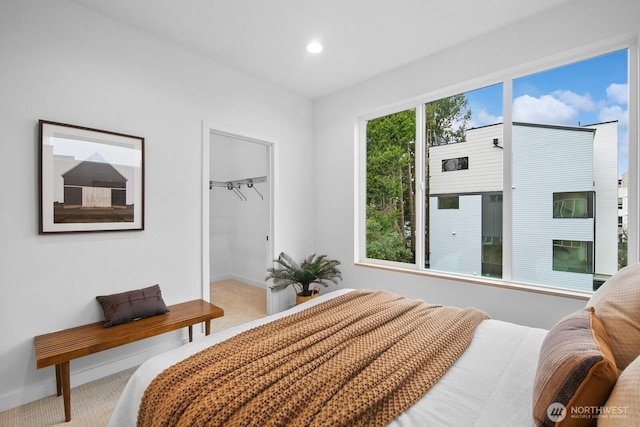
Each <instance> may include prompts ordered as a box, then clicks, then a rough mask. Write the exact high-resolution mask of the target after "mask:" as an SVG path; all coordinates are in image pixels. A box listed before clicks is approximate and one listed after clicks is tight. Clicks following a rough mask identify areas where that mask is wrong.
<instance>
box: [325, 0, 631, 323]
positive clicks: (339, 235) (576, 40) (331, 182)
mask: <svg viewBox="0 0 640 427" xmlns="http://www.w3.org/2000/svg"><path fill="white" fill-rule="evenodd" d="M638 16H640V2H637V1H636V0H612V1H609V2H602V1H598V0H584V1H582V0H576V1H573V2H570V3H568V4H564V5H562V6H560V7H558V8H557V9H555V10H551V11H548V12H545V13H544V14H542V15H539V16H536V17H534V18H531V19H528V20H526V21H523V22H520V23H518V24H516V25H513V26H511V27H508V28H505V29H503V30H501V31H497V32H494V33H489V34H486V35H485V36H483V37H478V38H477V39H475V40H473V41H471V42H469V43H466V44H463V45H459V46H457V47H454V48H451V49H448V50H446V51H443V52H440V53H437V54H434V55H431V56H429V57H427V58H424V59H423V60H421V61H418V62H415V63H412V64H409V65H407V66H404V67H401V68H399V69H397V70H395V71H392V72H389V73H386V74H384V75H382V76H379V77H376V78H373V79H371V80H369V81H367V82H364V83H362V84H359V85H357V86H354V87H351V88H348V89H345V90H342V91H339V92H337V93H335V94H333V95H330V96H327V97H325V98H323V99H321V100H318V101H316V103H315V126H316V133H315V135H316V148H315V157H316V170H315V172H316V187H315V190H316V202H315V206H316V216H317V218H318V219H320V218H321V220H318V221H317V222H316V238H315V242H316V250H317V251H319V252H322V253H328V254H329V256H331V257H334V258H338V259H340V260H342V262H343V265H342V270H343V276H344V281H343V285H342V286H345V287H368V288H373V289H380V288H387V289H391V290H395V291H397V292H399V293H401V294H404V295H407V296H412V297H419V298H424V299H426V300H427V301H430V302H433V303H442V304H454V305H462V306H464V305H473V306H477V307H480V308H482V309H484V310H486V311H487V312H489V313H490V314H491V315H492V316H493V317H494V318H497V319H503V320H508V321H513V322H517V323H522V324H526V325H532V326H539V327H545V328H548V327H551V326H552V325H553V324H554V323H555V322H556V321H557V320H559V319H560V318H561V317H562V316H564V315H565V314H567V313H570V312H572V311H574V310H577V309H578V308H581V307H583V306H584V305H585V301H584V300H579V299H571V298H561V297H554V296H548V295H542V294H536V293H530V292H523V291H519V290H510V289H503V288H497V287H491V286H482V285H475V284H469V283H463V282H456V281H453V280H446V279H439V278H430V277H425V276H420V275H415V274H403V273H397V272H390V271H385V270H381V269H373V268H367V267H360V266H356V265H354V264H353V262H352V261H353V259H354V245H356V244H357V243H356V242H355V241H354V240H355V239H354V238H353V237H352V236H354V215H355V213H356V208H357V192H356V190H355V188H354V181H356V182H357V174H358V171H357V170H356V169H355V167H354V165H355V163H356V158H357V151H356V145H357V144H356V142H355V141H354V130H355V129H356V127H357V124H358V117H359V116H360V115H363V114H369V113H371V112H373V111H376V110H379V109H382V108H384V107H386V106H388V105H392V104H398V103H402V102H404V101H406V100H408V99H413V98H415V97H418V96H420V95H423V94H433V98H431V99H439V98H440V97H442V96H449V95H453V94H456V93H462V92H464V91H467V90H471V89H476V88H478V87H482V86H485V85H489V84H493V83H496V82H497V81H498V80H499V79H500V77H501V76H502V75H504V73H505V72H504V71H503V70H512V71H514V70H515V71H522V70H525V71H527V70H528V72H531V71H532V69H531V68H530V67H529V68H526V69H525V64H533V65H535V66H536V67H538V68H541V67H546V66H547V65H548V64H550V63H552V62H553V61H552V60H553V59H554V58H553V57H554V56H555V55H559V54H561V53H563V55H564V56H566V53H568V54H569V55H577V54H579V53H580V50H581V49H583V48H584V47H585V46H587V45H590V44H592V45H594V46H598V47H603V46H604V45H605V44H607V43H611V39H615V41H618V40H621V39H624V38H627V37H628V36H629V35H632V36H634V37H637V35H638V31H639V30H640V21H638V19H637V17H638ZM442 36H443V37H446V35H442ZM471 65H472V66H471ZM522 72H524V71H522ZM444 89H451V90H450V91H445V90H444Z"/></svg>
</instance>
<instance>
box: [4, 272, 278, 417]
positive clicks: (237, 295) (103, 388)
mask: <svg viewBox="0 0 640 427" xmlns="http://www.w3.org/2000/svg"><path fill="white" fill-rule="evenodd" d="M211 301H212V302H213V303H214V304H216V305H217V306H219V307H222V308H223V309H224V317H222V318H219V319H215V320H213V321H212V323H211V326H212V330H213V332H216V331H220V330H223V329H226V328H229V327H231V326H235V325H238V324H241V323H244V322H248V321H250V320H253V319H257V318H260V317H264V316H266V307H267V301H266V291H265V290H264V289H261V288H258V287H255V286H251V285H247V284H244V283H240V282H237V281H234V280H224V281H220V282H214V283H211ZM72 363H73V362H72ZM135 369H136V368H132V369H128V370H126V371H122V372H118V373H116V374H113V375H110V376H108V377H105V378H101V379H99V380H96V381H92V382H90V383H87V384H83V385H80V386H77V387H73V388H72V389H71V421H70V422H68V423H65V422H64V407H63V404H62V397H57V396H55V395H52V396H49V397H45V398H44V399H40V400H36V401H35V402H31V403H28V404H26V405H22V406H18V407H17V408H13V409H9V410H7V411H4V412H0V426H2V427H42V426H67V427H103V426H106V425H107V424H108V422H109V418H110V417H111V413H112V412H113V408H114V407H115V406H116V403H117V402H118V398H119V397H120V394H121V393H122V390H123V389H124V386H125V385H126V384H127V381H128V380H129V377H130V376H131V374H133V372H134V371H135Z"/></svg>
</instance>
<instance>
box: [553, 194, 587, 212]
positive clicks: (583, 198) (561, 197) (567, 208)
mask: <svg viewBox="0 0 640 427" xmlns="http://www.w3.org/2000/svg"><path fill="white" fill-rule="evenodd" d="M553 217H554V218H593V191H583V192H578V193H553Z"/></svg>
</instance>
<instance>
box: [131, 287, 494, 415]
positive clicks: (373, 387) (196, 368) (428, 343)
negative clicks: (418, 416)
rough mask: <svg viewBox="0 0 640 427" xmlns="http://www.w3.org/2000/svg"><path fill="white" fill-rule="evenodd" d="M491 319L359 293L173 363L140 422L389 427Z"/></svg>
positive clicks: (150, 394)
mask: <svg viewBox="0 0 640 427" xmlns="http://www.w3.org/2000/svg"><path fill="white" fill-rule="evenodd" d="M487 318H488V316H487V315H486V314H485V313H484V312H482V311H479V310H477V309H473V308H467V309H460V308H455V307H443V306H437V305H430V304H426V303H424V302H422V301H412V300H408V299H406V298H403V297H400V296H397V295H394V294H391V293H389V292H377V291H367V290H357V291H353V292H350V293H347V294H345V295H341V296H339V297H336V298H334V299H331V300H328V301H326V302H323V303H321V304H318V305H316V306H313V307H310V308H308V309H306V310H303V311H301V312H299V313H295V314H292V315H290V316H288V317H285V318H282V319H279V320H275V321H273V322H271V323H268V324H266V325H263V326H260V327H257V328H254V329H251V330H248V331H246V332H244V333H241V334H239V335H237V336H235V337H233V338H230V339H228V340H226V341H224V342H221V343H219V344H216V345H214V346H211V347H209V348H207V349H205V350H203V351H201V352H199V353H196V354H194V355H192V356H191V357H189V358H187V359H185V360H183V361H181V362H179V363H177V364H176V365H173V366H172V367H170V368H168V369H166V370H165V371H164V372H162V373H161V374H160V375H158V376H157V377H156V378H155V379H154V380H153V381H152V383H151V384H150V385H149V387H148V388H147V390H146V391H145V393H144V396H143V398H142V402H141V404H140V408H139V413H138V425H139V426H144V427H147V426H222V425H224V426H284V425H291V426H313V425H318V426H320V425H321V426H346V425H348V426H377V425H379V426H382V425H386V424H387V423H389V422H390V421H391V420H393V419H394V418H395V417H396V416H398V415H399V414H400V413H402V412H403V411H404V410H406V409H407V408H409V407H410V406H411V405H413V404H414V403H415V402H416V401H418V400H419V399H420V398H421V397H422V396H423V395H424V394H425V393H426V392H427V391H428V390H429V389H430V388H431V387H432V386H433V385H434V384H435V383H436V382H437V381H438V380H439V379H440V378H441V377H442V375H443V374H444V373H445V372H446V371H447V370H448V369H449V367H450V366H451V365H453V363H454V362H455V361H456V360H457V359H458V357H459V356H460V355H461V354H462V353H463V352H464V351H465V349H466V348H467V346H468V345H469V343H470V342H471V340H472V338H473V334H474V331H475V328H476V326H477V325H478V324H479V323H480V322H481V321H482V320H484V319H487Z"/></svg>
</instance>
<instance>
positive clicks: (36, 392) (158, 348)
mask: <svg viewBox="0 0 640 427" xmlns="http://www.w3.org/2000/svg"><path fill="white" fill-rule="evenodd" d="M200 336H204V332H197V331H196V328H194V331H193V338H194V340H196V339H198V338H199V337H200ZM187 341H188V339H184V338H180V339H174V340H172V341H170V342H165V343H163V344H160V345H155V346H154V347H152V348H149V349H146V350H144V351H140V352H137V353H133V354H129V355H127V356H125V357H121V358H119V359H116V360H113V361H109V362H107V363H101V364H99V365H94V366H90V367H86V368H80V369H79V370H74V369H73V365H74V361H73V360H72V361H71V363H70V367H71V376H70V380H71V388H73V387H77V386H79V385H82V384H86V383H88V382H91V381H95V380H97V379H100V378H104V377H106V376H109V375H112V374H115V373H117V372H121V371H124V370H127V369H129V368H133V367H136V366H140V365H141V364H142V363H143V362H145V361H146V360H148V359H149V358H151V357H153V356H156V355H158V354H161V353H164V352H166V351H169V350H171V349H174V348H177V347H180V346H181V345H183V344H185V343H186V342H187ZM98 354H99V353H98ZM45 369H49V370H50V371H51V378H50V379H48V380H46V381H43V382H41V383H38V384H34V385H31V386H27V387H24V388H22V389H19V390H16V391H13V392H9V393H6V394H2V395H0V412H2V411H6V410H8V409H12V408H15V407H17V406H21V405H25V404H27V403H30V402H33V401H35V400H38V399H42V398H45V397H48V396H51V395H52V394H55V393H56V378H55V370H54V368H53V367H50V368H45Z"/></svg>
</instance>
